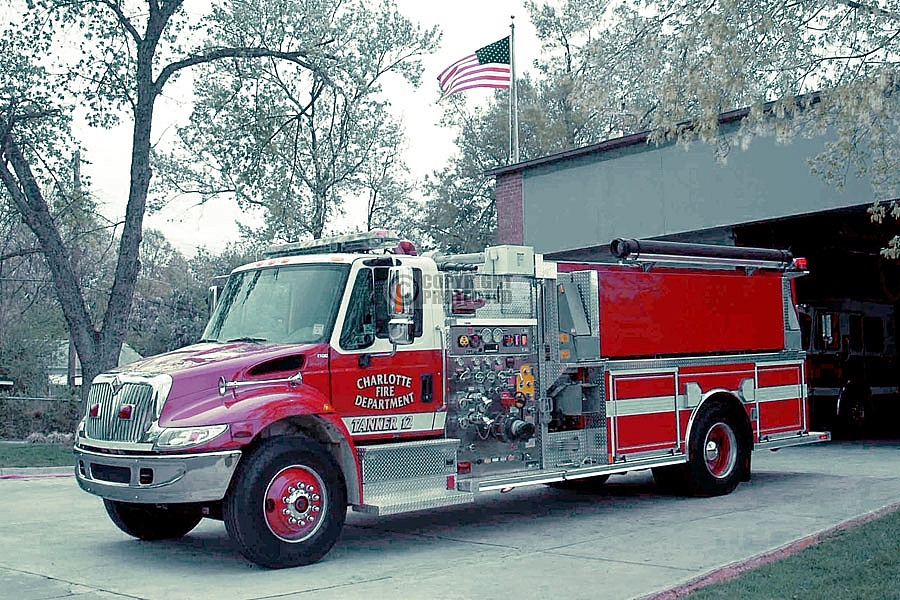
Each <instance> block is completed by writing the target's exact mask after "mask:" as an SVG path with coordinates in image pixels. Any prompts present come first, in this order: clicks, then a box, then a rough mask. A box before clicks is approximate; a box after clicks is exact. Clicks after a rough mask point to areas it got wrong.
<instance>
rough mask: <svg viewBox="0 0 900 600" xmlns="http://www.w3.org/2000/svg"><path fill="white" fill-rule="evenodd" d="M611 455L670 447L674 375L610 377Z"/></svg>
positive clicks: (674, 430)
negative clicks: (612, 415)
mask: <svg viewBox="0 0 900 600" xmlns="http://www.w3.org/2000/svg"><path fill="white" fill-rule="evenodd" d="M611 380H612V388H611V390H612V398H613V399H614V401H615V412H614V415H615V416H614V418H613V419H612V421H613V423H612V425H613V427H614V432H613V435H612V436H610V439H611V441H612V440H615V447H614V448H612V449H611V450H612V452H613V453H614V454H628V453H632V452H647V451H650V450H660V449H665V448H674V447H675V445H676V443H677V439H676V435H677V431H678V428H677V427H676V415H675V373H674V372H672V371H668V372H662V373H646V374H644V373H637V374H633V373H627V374H613V375H612V377H611Z"/></svg>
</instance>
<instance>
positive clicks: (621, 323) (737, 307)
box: [558, 263, 784, 358]
mask: <svg viewBox="0 0 900 600" xmlns="http://www.w3.org/2000/svg"><path fill="white" fill-rule="evenodd" d="M558 268H559V270H560V271H561V272H571V271H584V270H594V271H597V274H598V277H599V284H600V314H601V315H602V318H601V319H600V351H601V354H602V355H603V356H605V357H610V358H620V357H636V356H661V355H689V354H707V353H722V352H751V351H765V350H781V349H782V348H783V346H784V315H783V309H782V297H781V294H782V287H781V286H782V283H781V275H780V273H769V272H764V271H760V272H757V273H755V274H753V275H745V274H744V273H743V271H724V272H722V271H703V270H685V269H666V268H656V269H653V270H652V271H649V272H644V271H642V270H640V269H639V268H630V267H622V266H616V265H596V264H577V263H561V264H559V266H558Z"/></svg>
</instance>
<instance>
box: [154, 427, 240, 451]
mask: <svg viewBox="0 0 900 600" xmlns="http://www.w3.org/2000/svg"><path fill="white" fill-rule="evenodd" d="M227 430H228V425H207V426H205V427H168V428H166V429H163V430H162V431H161V432H160V433H159V437H157V438H156V441H155V442H154V446H155V447H156V448H159V449H169V448H187V447H189V446H197V445H198V444H203V443H206V442H208V441H210V440H211V439H213V438H215V437H218V436H220V435H222V434H223V433H224V432H225V431H227Z"/></svg>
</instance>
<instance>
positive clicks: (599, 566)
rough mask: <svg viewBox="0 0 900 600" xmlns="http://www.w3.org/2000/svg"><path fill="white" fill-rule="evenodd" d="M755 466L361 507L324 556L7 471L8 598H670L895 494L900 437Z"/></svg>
mask: <svg viewBox="0 0 900 600" xmlns="http://www.w3.org/2000/svg"><path fill="white" fill-rule="evenodd" d="M4 471H7V470H4ZM753 471H754V475H753V480H752V481H751V482H749V483H744V484H741V485H740V486H739V487H738V489H737V490H736V491H735V492H734V493H732V494H730V495H728V496H723V497H719V498H683V497H678V496H670V495H664V494H660V493H659V492H658V491H657V490H656V489H655V488H654V486H653V484H652V478H651V477H650V475H649V473H647V472H646V471H644V472H635V473H629V474H628V475H625V476H616V477H613V478H611V479H610V481H609V484H608V485H607V486H606V489H605V490H604V491H603V492H602V493H600V494H586V493H580V492H573V491H566V490H558V489H552V488H547V487H543V486H537V487H530V488H518V489H515V490H513V491H512V492H509V493H507V494H499V493H497V494H491V495H485V496H484V497H483V498H482V499H480V500H479V501H478V502H477V503H476V504H474V505H467V506H457V507H448V508H445V509H439V510H431V511H427V512H422V513H413V514H408V515H395V516H390V517H381V518H379V517H372V516H369V515H361V514H356V513H352V512H351V513H349V515H348V519H347V525H346V527H345V529H344V532H343V535H342V537H341V539H340V540H339V541H338V543H337V545H336V546H335V547H334V549H333V550H332V551H331V553H330V554H329V555H328V556H326V557H325V559H324V560H322V561H321V562H319V563H317V564H314V565H310V566H307V567H300V568H295V569H284V570H279V571H271V570H267V569H263V568H260V567H257V566H255V565H253V564H251V563H249V562H248V561H246V560H245V559H244V558H242V557H241V555H240V554H239V553H238V552H237V549H236V548H235V547H234V545H233V544H232V543H231V541H230V540H229V539H228V536H227V534H226V533H225V528H224V526H223V524H222V523H220V522H216V521H209V520H207V521H204V522H202V523H201V524H200V526H198V527H197V529H195V530H194V531H193V532H191V533H190V534H189V535H188V536H186V537H185V538H183V539H181V540H178V541H170V542H153V543H149V542H141V541H138V540H134V539H132V538H129V537H128V536H126V535H125V534H123V533H121V532H120V531H119V530H118V529H116V528H115V526H113V525H112V523H111V522H110V521H109V519H108V518H107V516H106V514H105V511H104V510H103V506H102V503H101V502H100V501H99V499H97V498H95V497H93V496H90V495H89V494H86V493H84V492H82V491H81V490H79V489H78V487H77V485H76V484H75V482H74V479H73V478H72V477H71V476H69V475H66V474H60V473H56V472H49V473H48V472H44V473H34V475H38V477H34V478H31V477H28V475H29V473H7V475H13V476H15V477H16V478H9V477H7V478H5V479H2V480H0V504H2V506H3V510H2V511H0V598H3V599H5V598H10V599H15V600H39V599H48V598H59V597H67V598H74V599H77V600H95V599H122V598H131V599H142V600H156V599H159V600H163V599H165V600H170V599H176V600H177V599H181V598H184V599H185V600H187V599H194V598H199V599H204V598H217V599H231V598H234V599H246V600H251V599H252V600H263V599H267V600H268V599H274V598H278V599H288V600H292V599H297V600H300V599H307V598H309V599H311V598H315V599H316V600H328V599H355V598H365V599H366V600H379V599H389V600H401V599H407V598H412V599H416V598H423V599H426V598H427V599H431V598H442V599H470V598H472V599H474V598H496V597H501V596H502V597H509V598H516V599H521V600H526V599H530V598H564V599H565V600H575V599H580V598H585V599H589V598H604V599H606V598H613V599H616V598H676V597H680V596H681V595H683V594H684V593H686V592H688V591H690V590H691V589H693V588H694V587H696V586H697V585H702V584H703V583H704V582H706V581H708V580H710V579H712V580H715V579H717V578H721V577H723V576H729V575H730V574H733V573H737V572H740V570H741V569H742V568H749V567H752V566H754V565H755V564H758V563H759V562H760V561H761V562H765V561H766V560H768V559H776V558H778V557H779V556H781V555H784V554H785V553H790V552H793V551H795V550H796V549H798V548H801V547H803V546H804V545H808V544H809V543H813V542H814V541H815V540H816V539H817V536H820V535H822V534H823V533H824V532H828V531H830V530H833V529H834V528H836V527H842V526H851V525H853V524H855V523H857V522H859V521H862V520H866V519H871V518H874V517H876V516H878V515H880V514H884V513H885V512H886V511H888V510H891V509H892V508H895V507H898V506H900V442H891V441H882V442H856V443H848V442H832V443H827V444H818V445H814V446H807V447H797V448H786V449H784V450H781V451H779V452H777V453H771V452H760V453H756V454H754V464H753ZM0 476H2V475H0ZM23 476H25V477H24V478H23ZM767 557H768V558H767ZM754 561H757V562H754Z"/></svg>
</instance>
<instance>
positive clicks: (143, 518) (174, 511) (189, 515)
mask: <svg viewBox="0 0 900 600" xmlns="http://www.w3.org/2000/svg"><path fill="white" fill-rule="evenodd" d="M103 506H105V507H106V513H107V514H108V515H109V518H110V519H112V522H113V523H115V524H116V527H118V528H119V529H121V530H122V531H124V532H125V533H127V534H128V535H130V536H133V537H136V538H138V539H141V540H147V541H154V540H173V539H177V538H180V537H182V536H184V535H186V534H187V533H188V532H190V531H191V530H192V529H193V528H194V527H196V526H197V523H199V522H200V520H201V519H202V518H203V513H202V512H201V509H200V507H199V506H195V505H183V506H182V505H178V504H132V503H130V502H118V501H116V500H103Z"/></svg>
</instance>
